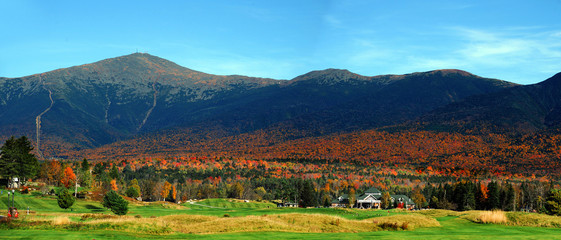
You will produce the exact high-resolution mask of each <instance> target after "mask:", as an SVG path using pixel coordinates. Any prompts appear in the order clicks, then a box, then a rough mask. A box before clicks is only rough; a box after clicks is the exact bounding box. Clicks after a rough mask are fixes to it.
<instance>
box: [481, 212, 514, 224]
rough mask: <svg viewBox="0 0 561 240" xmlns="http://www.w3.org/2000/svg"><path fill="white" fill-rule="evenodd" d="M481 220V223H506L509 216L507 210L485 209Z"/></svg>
mask: <svg viewBox="0 0 561 240" xmlns="http://www.w3.org/2000/svg"><path fill="white" fill-rule="evenodd" d="M479 221H480V222H481V223H495V224H498V223H506V222H508V218H507V217H506V215H505V212H503V211H500V210H493V211H484V212H482V213H481V214H480V215H479Z"/></svg>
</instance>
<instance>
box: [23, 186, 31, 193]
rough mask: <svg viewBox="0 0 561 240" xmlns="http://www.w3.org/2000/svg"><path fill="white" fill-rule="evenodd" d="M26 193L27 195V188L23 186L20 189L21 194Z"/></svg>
mask: <svg viewBox="0 0 561 240" xmlns="http://www.w3.org/2000/svg"><path fill="white" fill-rule="evenodd" d="M28 193H29V187H27V186H23V188H22V189H21V194H28Z"/></svg>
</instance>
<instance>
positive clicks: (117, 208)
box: [102, 190, 129, 215]
mask: <svg viewBox="0 0 561 240" xmlns="http://www.w3.org/2000/svg"><path fill="white" fill-rule="evenodd" d="M102 205H103V206H104V207H106V208H109V209H111V212H113V213H115V214H117V215H125V214H127V212H128V211H129V202H127V200H125V199H124V198H123V197H121V196H120V195H119V194H117V192H115V191H113V190H111V191H109V192H107V193H106V194H105V196H104V197H103V202H102Z"/></svg>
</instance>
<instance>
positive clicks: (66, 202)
mask: <svg viewBox="0 0 561 240" xmlns="http://www.w3.org/2000/svg"><path fill="white" fill-rule="evenodd" d="M75 201H76V199H75V198H74V197H73V196H72V194H70V192H68V189H66V188H63V189H62V190H61V191H60V192H59V193H58V197H57V202H58V206H59V207H60V208H64V209H67V208H69V207H72V205H74V202H75Z"/></svg>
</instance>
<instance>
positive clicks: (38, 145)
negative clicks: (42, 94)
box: [35, 74, 55, 159]
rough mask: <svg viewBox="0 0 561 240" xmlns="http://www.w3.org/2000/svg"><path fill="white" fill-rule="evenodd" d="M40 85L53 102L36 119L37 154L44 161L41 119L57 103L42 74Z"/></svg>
mask: <svg viewBox="0 0 561 240" xmlns="http://www.w3.org/2000/svg"><path fill="white" fill-rule="evenodd" d="M39 84H41V85H42V87H43V89H45V90H46V91H48V92H49V99H50V100H51V105H49V107H48V108H47V109H45V110H44V111H43V112H41V113H40V114H39V115H37V117H36V118H35V130H36V136H37V153H38V154H39V158H41V159H43V153H42V152H41V117H42V116H43V115H44V114H45V113H47V112H48V111H49V110H51V108H52V107H53V104H54V103H55V102H54V101H53V92H52V91H51V90H50V89H47V88H46V87H45V83H43V79H42V78H41V74H39Z"/></svg>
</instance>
